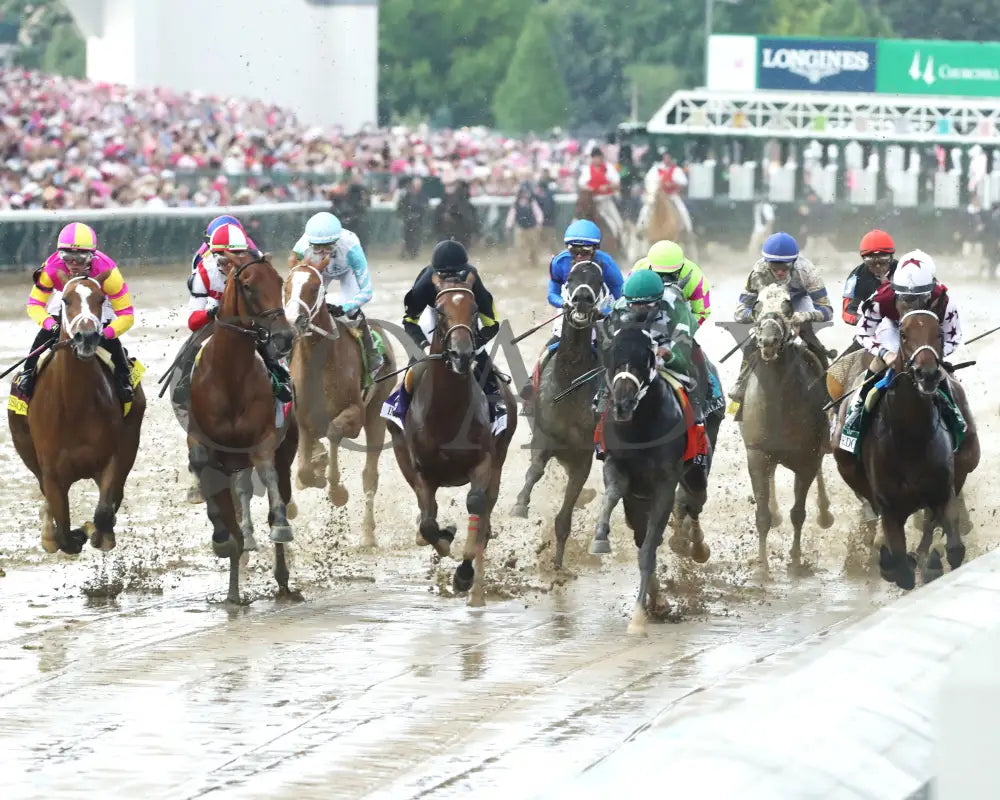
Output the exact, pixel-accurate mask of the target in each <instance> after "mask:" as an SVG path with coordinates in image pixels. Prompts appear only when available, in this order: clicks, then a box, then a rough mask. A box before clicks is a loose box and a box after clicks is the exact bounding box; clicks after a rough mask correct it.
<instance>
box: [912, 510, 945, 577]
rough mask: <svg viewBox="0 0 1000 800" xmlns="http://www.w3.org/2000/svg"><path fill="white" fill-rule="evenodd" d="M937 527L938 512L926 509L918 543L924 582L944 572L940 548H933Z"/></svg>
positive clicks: (918, 559)
mask: <svg viewBox="0 0 1000 800" xmlns="http://www.w3.org/2000/svg"><path fill="white" fill-rule="evenodd" d="M936 527H937V514H936V513H935V512H934V511H932V510H931V509H929V508H928V509H925V510H924V521H923V525H922V526H921V536H920V544H918V545H917V567H918V568H919V570H920V577H921V579H922V580H923V582H924V583H930V582H931V581H933V580H936V579H937V578H940V577H941V575H942V574H943V573H944V565H943V564H942V563H941V553H940V551H939V549H938V548H936V547H935V548H934V549H933V550H931V543H932V542H933V540H934V529H935V528H936Z"/></svg>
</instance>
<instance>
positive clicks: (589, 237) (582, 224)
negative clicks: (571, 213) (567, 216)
mask: <svg viewBox="0 0 1000 800" xmlns="http://www.w3.org/2000/svg"><path fill="white" fill-rule="evenodd" d="M563 243H565V244H582V245H584V246H585V247H596V246H597V245H599V244H600V243H601V229H600V228H598V227H597V225H595V224H594V223H593V222H591V221H590V220H589V219H575V220H573V221H572V222H571V223H570V224H569V227H568V228H566V233H564V234H563Z"/></svg>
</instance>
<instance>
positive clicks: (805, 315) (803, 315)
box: [792, 311, 812, 328]
mask: <svg viewBox="0 0 1000 800" xmlns="http://www.w3.org/2000/svg"><path fill="white" fill-rule="evenodd" d="M804 322H812V312H811V311H796V312H795V313H794V314H792V325H794V326H795V327H796V328H797V327H799V326H800V325H802V324H803V323H804Z"/></svg>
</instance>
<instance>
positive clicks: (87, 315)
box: [63, 283, 101, 336]
mask: <svg viewBox="0 0 1000 800" xmlns="http://www.w3.org/2000/svg"><path fill="white" fill-rule="evenodd" d="M67 288H68V287H67ZM73 291H74V293H75V294H76V296H77V298H79V300H80V311H79V313H78V314H77V315H76V316H75V317H74V318H73V319H70V318H69V307H68V305H66V304H63V327H64V328H65V329H66V331H67V333H69V334H70V335H71V336H72V335H73V334H75V333H77V332H78V331H79V329H80V327H81V326H82V325H83V323H85V322H92V323H93V325H94V330H93V331H87V333H94V332H95V331H99V330H100V329H101V321H100V319H98V317H97V316H96V315H95V314H94V313H93V312H92V311H91V310H90V296H91V295H92V294H93V289H91V288H90V287H89V286H85V285H84V284H83V283H77V284H76V285H75V286H74V287H73Z"/></svg>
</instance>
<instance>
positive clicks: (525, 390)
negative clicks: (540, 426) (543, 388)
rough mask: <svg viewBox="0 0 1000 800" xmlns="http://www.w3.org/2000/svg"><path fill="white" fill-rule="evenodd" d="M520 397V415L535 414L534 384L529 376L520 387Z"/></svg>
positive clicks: (529, 415)
mask: <svg viewBox="0 0 1000 800" xmlns="http://www.w3.org/2000/svg"><path fill="white" fill-rule="evenodd" d="M518 396H519V397H520V398H521V416H523V417H532V416H534V415H535V385H534V381H533V380H532V379H531V378H529V379H528V381H527V382H526V383H525V384H524V386H522V387H521V391H520V392H519V393H518Z"/></svg>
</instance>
